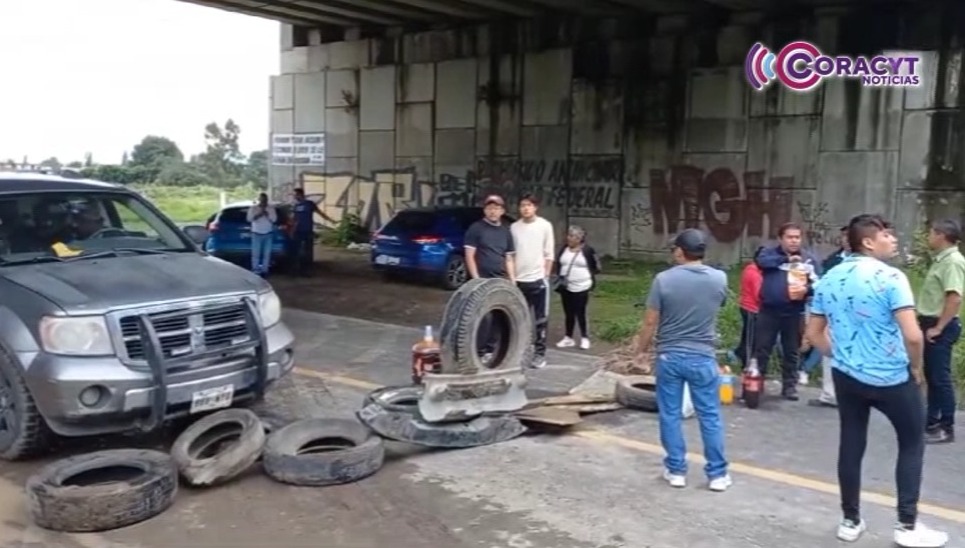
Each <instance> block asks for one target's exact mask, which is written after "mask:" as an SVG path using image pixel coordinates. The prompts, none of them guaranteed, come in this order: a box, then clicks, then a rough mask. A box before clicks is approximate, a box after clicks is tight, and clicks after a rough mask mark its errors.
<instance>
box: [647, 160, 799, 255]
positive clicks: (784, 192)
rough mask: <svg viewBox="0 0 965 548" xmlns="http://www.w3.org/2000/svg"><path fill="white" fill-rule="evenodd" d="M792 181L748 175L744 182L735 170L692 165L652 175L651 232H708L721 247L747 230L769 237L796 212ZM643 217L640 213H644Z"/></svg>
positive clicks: (672, 168) (656, 172)
mask: <svg viewBox="0 0 965 548" xmlns="http://www.w3.org/2000/svg"><path fill="white" fill-rule="evenodd" d="M792 182H793V179H792V178H790V177H770V178H769V179H767V180H766V181H765V174H764V172H763V171H748V172H745V173H744V176H743V180H741V179H739V178H738V177H737V175H736V174H735V173H734V172H733V170H731V169H729V168H726V167H720V168H714V169H710V170H705V169H702V168H699V167H694V166H689V165H679V166H673V167H671V168H670V169H669V170H663V169H655V170H651V171H650V207H651V211H650V213H651V218H650V220H649V222H650V223H651V224H652V226H653V232H654V233H655V234H659V235H670V234H674V233H676V232H678V231H680V230H683V229H684V228H698V227H706V230H707V231H708V232H709V233H710V234H711V235H712V236H713V237H714V239H716V240H717V241H718V242H723V243H729V242H735V241H737V240H738V239H739V238H740V237H741V235H742V234H744V232H745V230H746V233H747V235H748V236H751V237H771V236H772V234H771V233H772V232H774V231H775V230H776V229H777V227H778V226H779V225H781V224H782V223H785V222H788V221H790V220H791V216H792V212H793V203H792V199H791V197H792V194H791V190H790V187H791V186H792V184H791V183H792ZM641 215H642V214H641Z"/></svg>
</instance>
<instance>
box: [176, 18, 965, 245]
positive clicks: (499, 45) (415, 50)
mask: <svg viewBox="0 0 965 548" xmlns="http://www.w3.org/2000/svg"><path fill="white" fill-rule="evenodd" d="M185 1H187V0H185ZM193 1H194V3H198V4H206V5H210V6H215V7H218V8H221V9H228V10H232V11H240V12H244V13H248V14H251V15H259V16H262V17H269V18H273V19H277V20H279V21H282V22H283V23H284V24H283V25H282V32H281V52H280V55H281V74H279V75H277V76H274V77H272V79H271V98H270V102H271V106H270V111H269V112H270V116H271V128H272V143H273V165H272V166H271V169H270V179H271V181H270V182H271V187H272V189H273V192H274V193H275V194H276V197H277V198H279V199H284V198H285V197H287V196H288V195H289V194H290V191H291V189H292V188H294V187H296V186H301V187H304V188H305V190H306V192H307V193H308V194H315V195H317V196H318V198H319V199H320V200H321V202H322V204H323V206H324V207H325V209H326V212H327V213H328V214H329V216H330V217H332V218H334V219H339V218H340V217H342V216H344V215H348V214H355V215H359V217H360V218H361V220H362V222H364V223H366V224H367V225H368V226H369V227H370V228H372V229H375V228H377V227H378V226H379V225H381V224H382V223H384V222H386V221H387V220H388V218H389V217H391V215H392V214H393V213H394V212H396V211H399V210H401V209H405V208H407V207H413V206H425V205H443V204H453V205H458V204H474V203H476V202H477V201H478V199H479V198H480V197H481V196H482V195H484V194H486V193H489V192H499V193H501V194H503V195H505V196H506V198H507V199H508V200H509V201H510V202H514V201H515V199H516V198H518V197H519V196H520V195H521V194H523V193H532V194H536V195H537V196H539V197H540V199H541V201H542V205H541V213H542V214H543V215H544V216H545V217H547V218H548V219H550V220H551V221H553V222H554V224H555V226H556V227H557V232H558V234H560V236H562V232H563V231H564V230H565V227H566V225H567V224H578V225H580V226H582V227H584V228H585V229H587V230H588V232H589V234H590V237H591V238H592V240H593V243H594V246H595V247H596V248H597V249H600V250H602V251H603V252H605V253H608V254H612V255H619V256H652V255H661V256H663V255H665V253H666V242H667V240H668V238H670V237H671V236H672V235H673V234H674V233H676V232H677V231H679V230H681V229H682V228H684V227H691V226H696V227H701V228H703V229H705V230H706V231H707V232H708V233H709V234H710V235H711V236H712V238H713V240H714V241H715V242H716V245H713V246H712V251H711V256H712V259H714V260H717V261H720V262H724V263H732V262H735V261H738V260H740V259H741V258H744V257H748V256H749V255H751V254H752V253H753V252H754V249H755V248H756V247H757V246H758V245H759V244H760V243H761V242H763V241H765V240H767V239H769V238H772V237H773V236H774V232H775V231H776V228H777V226H779V225H780V224H782V223H784V222H787V221H797V222H799V223H800V224H802V225H803V227H804V229H805V233H806V235H807V238H808V241H809V243H810V244H811V245H813V246H814V247H816V248H819V249H820V250H830V249H832V248H833V247H834V246H835V245H836V244H837V243H838V242H837V236H838V228H839V227H840V226H841V225H842V224H843V223H845V222H846V221H847V220H848V219H849V218H850V217H851V216H853V215H855V214H857V213H861V212H866V211H874V212H881V213H884V214H886V215H888V216H889V217H891V218H893V219H895V221H896V224H897V226H898V228H899V232H900V233H901V235H902V237H903V239H904V241H905V242H907V243H908V244H909V245H908V247H907V249H906V250H907V251H909V252H911V251H913V247H912V246H911V241H912V240H913V238H912V236H913V235H914V233H915V232H916V231H917V230H919V229H920V227H921V226H922V221H924V220H927V219H932V218H935V217H938V216H953V217H957V218H962V217H963V212H965V145H963V143H965V71H963V65H965V2H962V1H961V0H949V1H942V0H934V1H931V0H917V1H909V2H887V3H885V2H880V1H874V0H868V1H861V0H852V1H851V2H833V5H829V4H831V3H829V2H820V1H817V0H812V1H800V0H798V1H793V0H459V1H456V0H452V1H449V0H284V1H282V0H276V1H267V0H262V1H258V0H193ZM796 40H806V41H809V42H811V43H813V44H815V45H816V46H817V47H818V48H820V50H821V51H822V52H824V53H826V54H830V55H845V54H847V55H868V56H873V55H878V54H880V53H882V52H887V53H888V54H890V55H892V56H895V57H903V56H904V57H907V56H914V57H916V58H917V59H918V61H917V74H918V75H919V76H920V81H921V83H920V85H919V86H917V87H881V86H877V87H876V86H869V85H863V84H862V82H861V81H860V80H859V79H846V78H826V79H824V80H822V81H821V83H820V84H819V85H818V86H817V87H816V88H814V89H813V90H810V91H808V92H806V93H801V92H795V91H791V90H790V89H788V88H787V87H785V86H784V85H781V84H780V83H778V82H772V85H770V86H769V87H767V88H766V89H765V90H763V91H756V90H754V89H752V87H751V86H750V84H749V83H748V80H747V76H746V74H747V72H746V68H745V61H746V58H747V57H748V51H749V50H750V48H751V47H752V46H753V45H754V44H755V43H756V42H759V41H760V42H763V43H764V44H765V45H766V46H767V47H769V48H771V49H772V51H776V50H779V49H780V48H782V47H783V46H784V45H786V44H788V43H789V42H793V41H796Z"/></svg>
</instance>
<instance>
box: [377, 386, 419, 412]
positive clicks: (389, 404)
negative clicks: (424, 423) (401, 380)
mask: <svg viewBox="0 0 965 548" xmlns="http://www.w3.org/2000/svg"><path fill="white" fill-rule="evenodd" d="M424 391H425V389H424V388H423V387H421V386H387V387H384V388H377V389H375V390H373V391H371V392H369V393H368V394H366V395H365V398H364V399H363V400H362V407H367V406H369V405H371V404H373V403H375V404H378V406H379V407H381V408H382V409H385V410H386V411H391V412H393V413H409V414H412V415H418V414H419V400H420V399H421V398H422V394H423V392H424Z"/></svg>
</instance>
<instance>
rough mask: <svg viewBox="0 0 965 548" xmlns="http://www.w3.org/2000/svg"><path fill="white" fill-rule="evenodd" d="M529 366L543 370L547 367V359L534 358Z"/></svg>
mask: <svg viewBox="0 0 965 548" xmlns="http://www.w3.org/2000/svg"><path fill="white" fill-rule="evenodd" d="M529 366H530V367H531V368H533V369H542V368H544V367H546V358H534V359H533V362H532V363H530V365H529Z"/></svg>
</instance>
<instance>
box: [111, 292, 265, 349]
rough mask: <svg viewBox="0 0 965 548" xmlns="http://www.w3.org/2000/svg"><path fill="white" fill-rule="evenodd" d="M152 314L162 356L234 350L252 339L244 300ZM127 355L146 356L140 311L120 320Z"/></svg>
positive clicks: (151, 317) (152, 321)
mask: <svg viewBox="0 0 965 548" xmlns="http://www.w3.org/2000/svg"><path fill="white" fill-rule="evenodd" d="M149 318H150V319H151V323H152V324H153V325H154V330H155V331H156V332H157V336H158V340H159V341H160V343H161V352H162V357H163V358H182V357H185V356H189V355H191V354H200V353H203V352H210V351H212V350H226V351H227V350H231V348H232V347H235V346H240V345H243V344H245V343H247V342H249V341H250V337H249V333H248V325H247V320H246V318H247V315H246V314H245V304H244V303H238V304H237V305H230V306H224V305H219V306H217V307H210V308H209V309H207V310H206V309H204V308H200V309H186V310H184V311H183V314H179V311H177V310H175V311H165V312H160V313H156V314H150V315H149ZM119 325H120V332H121V338H122V340H123V344H124V349H125V351H126V353H127V358H128V360H130V361H140V362H143V361H145V360H146V359H147V356H146V354H145V351H144V341H142V340H141V331H140V328H139V326H138V320H137V313H136V312H135V313H133V314H131V315H128V316H123V317H121V318H120V320H119Z"/></svg>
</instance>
